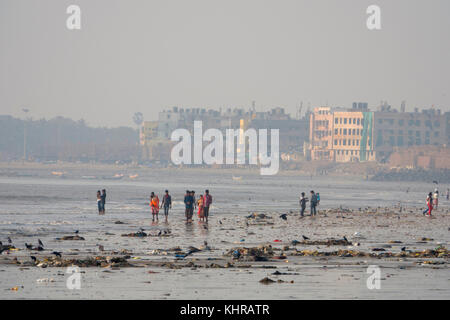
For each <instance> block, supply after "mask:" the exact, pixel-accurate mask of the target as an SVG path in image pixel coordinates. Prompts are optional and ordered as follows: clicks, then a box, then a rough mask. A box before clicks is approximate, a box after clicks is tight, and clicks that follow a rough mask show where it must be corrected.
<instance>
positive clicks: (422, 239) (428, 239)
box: [419, 237, 434, 241]
mask: <svg viewBox="0 0 450 320" xmlns="http://www.w3.org/2000/svg"><path fill="white" fill-rule="evenodd" d="M433 240H434V239H431V238H425V237H423V238H420V239H419V241H433Z"/></svg>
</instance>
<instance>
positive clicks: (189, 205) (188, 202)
mask: <svg viewBox="0 0 450 320" xmlns="http://www.w3.org/2000/svg"><path fill="white" fill-rule="evenodd" d="M193 202H194V199H193V198H192V196H191V192H190V191H189V190H186V194H185V195H184V205H185V207H186V209H185V215H186V223H189V222H191V221H192V214H193V212H194V203H193Z"/></svg>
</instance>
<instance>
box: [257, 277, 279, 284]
mask: <svg viewBox="0 0 450 320" xmlns="http://www.w3.org/2000/svg"><path fill="white" fill-rule="evenodd" d="M259 282H260V283H262V284H271V283H275V281H273V280H272V279H270V278H269V277H265V278H263V279H261V280H259Z"/></svg>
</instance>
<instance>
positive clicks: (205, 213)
mask: <svg viewBox="0 0 450 320" xmlns="http://www.w3.org/2000/svg"><path fill="white" fill-rule="evenodd" d="M211 203H212V196H211V195H210V194H209V190H205V195H204V196H203V216H204V217H205V219H206V222H208V217H209V207H210V206H211Z"/></svg>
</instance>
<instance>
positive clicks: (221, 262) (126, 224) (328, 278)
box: [0, 207, 450, 299]
mask: <svg viewBox="0 0 450 320" xmlns="http://www.w3.org/2000/svg"><path fill="white" fill-rule="evenodd" d="M282 213H286V212H276V211H273V212H264V213H263V212H252V213H250V214H232V213H229V214H227V215H216V216H213V217H212V218H211V220H210V221H209V223H208V224H205V223H199V222H198V221H196V220H195V221H194V222H193V223H192V224H185V222H184V221H183V220H182V218H181V217H179V216H177V217H172V218H171V219H170V220H169V222H168V223H164V222H159V223H153V224H151V223H150V222H149V219H148V218H147V219H137V218H132V219H127V218H125V217H123V218H121V219H120V220H118V219H117V218H116V217H108V215H106V216H104V217H101V218H99V219H102V220H101V227H99V228H98V229H96V230H95V231H89V230H86V231H80V233H79V234H77V235H76V236H75V234H74V233H68V232H66V231H64V232H63V231H60V232H59V233H57V234H55V233H50V232H48V231H45V230H44V229H40V230H34V232H29V231H23V230H22V231H20V230H17V232H15V233H12V232H9V234H7V235H4V237H5V239H6V237H7V236H10V237H11V238H12V244H8V245H7V244H6V243H5V241H4V238H3V235H2V239H1V240H2V242H3V247H2V251H3V252H2V254H1V255H0V298H2V299H28V298H38V299H47V298H49V299H61V298H62V299H70V298H75V299H87V298H89V299H97V298H98V299H100V298H106V299H120V298H127V299H131V298H136V299H153V298H154V299H323V298H331V299H343V298H347V299H402V298H406V299H449V298H450V271H449V268H448V263H449V257H450V255H449V251H448V249H447V248H448V243H449V238H450V237H449V236H450V215H449V212H448V208H446V207H441V208H440V209H439V210H438V211H437V212H436V215H435V216H433V217H432V218H427V217H424V216H423V215H422V214H421V213H420V208H415V207H403V208H402V209H401V212H400V210H399V208H397V207H383V208H380V207H376V208H369V207H366V208H357V209H343V208H328V209H323V210H320V211H319V214H318V215H317V216H315V217H310V216H306V217H303V218H302V217H300V216H299V215H298V213H296V212H294V211H290V212H287V213H286V217H287V219H286V220H284V219H282V218H281V217H280V215H281V214H282ZM37 238H39V239H41V241H42V242H43V244H44V248H43V250H40V251H39V250H37V247H34V248H33V249H26V248H25V247H24V245H23V243H25V242H27V243H32V242H33V241H34V242H36V241H37ZM6 246H8V247H6ZM59 254H60V255H59ZM31 256H33V257H34V258H35V260H34V258H31ZM70 266H78V267H79V269H80V271H81V289H80V290H70V289H68V288H67V286H66V282H67V279H68V278H69V276H70V275H69V274H67V267H70ZM368 266H378V267H380V271H381V274H380V275H381V282H380V283H381V287H380V289H372V290H370V289H368V287H367V279H368V277H369V276H370V275H371V274H369V273H367V268H368Z"/></svg>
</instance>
